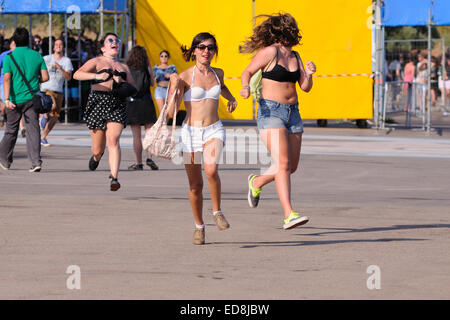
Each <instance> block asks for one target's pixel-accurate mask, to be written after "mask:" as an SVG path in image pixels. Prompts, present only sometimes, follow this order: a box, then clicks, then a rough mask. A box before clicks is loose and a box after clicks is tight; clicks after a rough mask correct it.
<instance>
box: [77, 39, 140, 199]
mask: <svg viewBox="0 0 450 320" xmlns="http://www.w3.org/2000/svg"><path fill="white" fill-rule="evenodd" d="M119 48H120V40H119V38H118V37H117V35H115V34H114V33H107V34H106V35H105V37H104V39H103V41H102V47H101V50H102V55H101V56H98V57H95V58H92V59H90V60H89V61H87V62H86V63H85V64H84V65H83V66H82V67H81V68H80V69H78V70H77V72H75V74H74V75H73V78H74V79H76V80H91V83H92V91H91V93H90V94H89V97H88V101H87V104H86V108H85V112H84V119H85V120H86V124H87V126H88V128H89V132H90V134H91V141H92V148H91V149H92V157H91V158H90V160H89V170H91V171H94V170H95V169H97V167H98V165H99V163H100V159H101V157H102V155H103V153H104V151H105V147H106V141H108V154H109V166H110V171H111V174H110V176H109V178H110V189H111V191H116V190H118V189H119V188H120V183H119V181H118V180H117V178H118V177H117V175H118V173H119V165H120V145H119V139H120V135H121V134H122V130H123V128H124V127H125V125H126V118H127V115H126V99H125V97H127V96H130V95H133V94H135V93H136V88H135V86H136V84H135V82H134V80H133V77H132V75H131V73H130V69H129V68H128V66H127V65H126V64H124V63H121V62H119V61H118V60H117V56H118V53H119Z"/></svg>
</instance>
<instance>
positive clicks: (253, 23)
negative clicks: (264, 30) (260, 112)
mask: <svg viewBox="0 0 450 320" xmlns="http://www.w3.org/2000/svg"><path fill="white" fill-rule="evenodd" d="M255 14H256V0H252V32H253V29H254V28H255V24H256V22H255ZM252 100H253V110H252V117H253V120H255V119H256V100H255V98H254V97H253V95H252Z"/></svg>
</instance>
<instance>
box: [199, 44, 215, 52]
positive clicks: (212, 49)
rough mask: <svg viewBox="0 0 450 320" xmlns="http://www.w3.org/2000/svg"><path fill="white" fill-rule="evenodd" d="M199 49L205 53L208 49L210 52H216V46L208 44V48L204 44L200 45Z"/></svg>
mask: <svg viewBox="0 0 450 320" xmlns="http://www.w3.org/2000/svg"><path fill="white" fill-rule="evenodd" d="M197 48H198V49H199V50H201V51H204V50H205V49H206V48H208V51H214V50H216V46H215V45H213V44H208V45H207V46H205V45H204V44H200V45H198V46H197Z"/></svg>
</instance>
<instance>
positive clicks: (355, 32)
mask: <svg viewBox="0 0 450 320" xmlns="http://www.w3.org/2000/svg"><path fill="white" fill-rule="evenodd" d="M371 4H372V0H358V1H353V0H315V1H307V0H299V1H290V0H279V1H273V0H255V1H252V0H228V1H211V0H191V1H181V0H171V1H155V0H138V1H137V8H136V18H137V19H136V20H137V28H136V29H137V30H136V31H137V32H136V33H137V43H138V44H139V45H142V46H144V47H145V48H146V49H147V51H148V53H149V58H150V62H151V64H152V65H154V64H159V63H160V62H159V53H160V51H161V50H163V49H166V50H168V51H169V52H170V54H171V61H170V63H173V64H175V65H176V67H177V69H178V70H179V71H182V70H184V69H186V68H187V67H189V66H190V65H191V64H189V63H186V62H185V61H184V60H183V59H182V56H181V50H180V46H181V45H186V46H188V47H189V46H190V45H191V42H192V39H193V37H194V36H195V35H196V34H198V33H200V32H210V33H212V34H214V35H215V36H216V38H217V42H218V45H219V54H218V57H217V60H213V66H215V67H219V68H222V69H223V70H224V71H225V77H226V85H227V86H228V88H229V89H230V91H231V92H232V94H233V95H234V96H235V98H236V99H237V100H238V108H237V110H236V111H235V112H234V113H233V114H229V113H228V112H227V111H226V108H225V106H226V104H225V100H224V99H222V98H221V101H220V106H219V116H220V117H221V118H222V119H253V118H254V111H255V110H253V103H252V101H251V99H248V100H244V99H242V98H241V97H240V96H239V90H240V89H241V83H240V78H239V77H240V75H241V73H242V71H243V70H244V69H245V67H246V66H247V64H248V63H249V61H250V59H251V55H248V54H240V53H239V46H240V45H241V44H242V42H243V41H244V40H245V39H246V38H247V37H249V36H250V35H251V32H252V25H253V21H252V17H253V15H254V14H255V15H259V14H272V13H277V12H280V11H283V12H288V13H290V14H292V15H293V16H294V17H295V19H296V20H297V22H298V24H299V27H300V29H301V31H302V36H303V40H302V44H301V45H300V46H298V47H296V48H294V50H296V51H298V52H299V53H300V56H301V57H302V59H303V61H304V62H306V61H308V60H311V61H313V62H314V63H315V64H316V65H317V73H316V77H315V78H314V87H313V90H312V91H311V92H310V93H304V92H301V90H300V89H298V90H299V108H300V113H301V115H302V117H303V118H304V119H342V118H350V119H369V118H372V85H373V80H372V78H370V77H369V75H370V74H371V72H372V61H371V52H372V49H371V45H372V43H371V32H372V31H371V27H370V25H369V26H368V23H367V22H368V20H369V19H370V18H371V10H370V8H371Z"/></svg>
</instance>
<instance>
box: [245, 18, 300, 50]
mask: <svg viewBox="0 0 450 320" xmlns="http://www.w3.org/2000/svg"><path fill="white" fill-rule="evenodd" d="M259 18H266V20H264V21H263V22H262V23H261V24H259V25H257V26H256V27H255V28H254V29H253V34H252V36H251V37H250V38H248V39H247V40H246V41H244V44H243V45H242V46H241V52H243V53H252V52H255V51H257V50H259V49H262V48H265V47H269V46H271V45H273V44H274V43H280V44H282V45H283V46H286V47H293V46H296V45H298V44H299V43H300V40H301V39H302V36H301V35H300V29H299V28H298V26H297V21H295V19H294V17H293V16H291V15H290V14H289V13H281V12H280V13H278V14H274V15H259V16H257V17H255V20H256V19H259Z"/></svg>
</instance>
